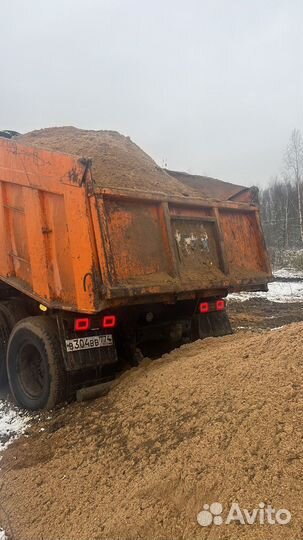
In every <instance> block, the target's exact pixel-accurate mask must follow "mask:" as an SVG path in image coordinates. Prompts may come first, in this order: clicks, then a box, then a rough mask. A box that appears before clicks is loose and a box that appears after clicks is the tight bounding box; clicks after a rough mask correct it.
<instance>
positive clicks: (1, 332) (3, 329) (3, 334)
mask: <svg viewBox="0 0 303 540" xmlns="http://www.w3.org/2000/svg"><path fill="white" fill-rule="evenodd" d="M9 335H10V329H9V326H8V324H7V321H6V319H5V318H4V316H3V315H2V313H1V311H0V388H2V387H4V386H6V385H7V372H6V353H7V344H8V339H9Z"/></svg>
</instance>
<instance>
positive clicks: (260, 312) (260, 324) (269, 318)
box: [228, 298, 303, 331]
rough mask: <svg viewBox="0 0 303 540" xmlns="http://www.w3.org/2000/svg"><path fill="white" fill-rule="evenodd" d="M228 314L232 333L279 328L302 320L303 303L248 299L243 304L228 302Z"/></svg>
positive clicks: (233, 301) (234, 301)
mask: <svg viewBox="0 0 303 540" xmlns="http://www.w3.org/2000/svg"><path fill="white" fill-rule="evenodd" d="M302 300H303V299H302ZM228 312H229V318H230V321H231V324H232V327H233V330H234V331H237V330H240V329H252V328H253V329H266V328H279V327H281V326H284V325H285V324H290V323H293V322H299V321H302V320H303V302H293V303H289V302H285V303H282V302H279V303H278V302H269V301H268V300H265V299H263V298H250V299H249V300H246V301H245V302H239V301H236V300H229V302H228Z"/></svg>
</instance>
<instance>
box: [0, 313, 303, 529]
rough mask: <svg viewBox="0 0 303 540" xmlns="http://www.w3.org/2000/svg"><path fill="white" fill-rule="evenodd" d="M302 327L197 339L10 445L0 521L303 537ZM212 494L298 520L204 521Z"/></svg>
mask: <svg viewBox="0 0 303 540" xmlns="http://www.w3.org/2000/svg"><path fill="white" fill-rule="evenodd" d="M302 333H303V323H296V324H293V325H290V326H289V327H284V328H283V329H280V330H277V331H266V332H262V333H252V332H243V333H239V334H237V335H233V336H226V337H223V338H217V339H215V338H210V339H208V340H205V341H203V342H201V341H198V342H196V343H193V344H190V345H186V346H183V347H182V348H181V349H179V350H175V351H174V352H172V353H171V354H169V355H166V356H165V357H163V358H162V359H161V360H157V361H154V362H147V361H145V363H144V364H143V365H142V366H140V367H139V368H137V369H133V370H132V371H130V372H128V373H126V374H125V375H124V376H123V377H122V378H121V379H120V381H119V382H118V384H117V386H116V387H115V388H114V389H113V390H112V391H111V392H110V394H108V396H106V397H103V398H100V399H99V400H96V401H94V402H91V403H84V404H72V405H70V406H69V407H66V408H65V409H64V410H61V411H58V412H56V413H53V415H52V418H51V419H49V420H47V419H46V420H45V421H44V422H42V423H39V424H38V425H36V426H35V427H34V428H32V432H30V433H29V436H28V438H25V437H23V438H22V439H20V440H19V441H18V442H16V443H13V445H12V446H11V447H9V448H8V450H6V451H5V453H4V457H3V460H2V462H1V467H2V470H1V490H0V497H1V510H0V525H1V526H2V527H4V528H6V529H7V530H8V531H9V529H10V526H11V537H12V538H14V540H38V539H47V540H58V539H59V538H60V539H64V540H75V539H76V538H77V539H78V540H92V539H111V540H113V539H123V540H126V539H127V540H130V539H131V540H134V539H139V538H140V539H144V540H155V539H167V540H172V539H174V540H177V539H186V540H191V539H195V538H200V539H204V538H205V539H206V538H208V539H210V538H211V539H215V540H217V539H233V540H236V539H242V538H245V539H252V540H258V539H263V540H270V539H274V540H286V539H289V540H296V539H302V537H303V511H302V492H303V462H302V458H303V422H302V418H303V386H302V374H303V344H302ZM41 427H43V428H44V431H41ZM212 502H220V503H222V504H223V505H224V508H226V507H227V506H229V505H230V504H231V503H232V502H238V503H239V505H240V506H241V508H247V509H249V510H252V509H253V508H258V504H259V503H260V502H264V503H266V504H271V505H272V506H273V507H274V508H276V509H280V508H286V509H288V510H289V511H290V512H291V513H292V519H291V522H290V524H289V525H285V526H282V525H275V526H273V525H260V524H258V525H254V526H252V525H245V526H244V525H240V526H238V525H235V524H232V525H226V524H224V525H221V526H220V527H219V526H215V525H213V526H212V527H205V528H203V527H201V526H200V525H199V524H198V523H197V519H196V516H197V513H198V512H199V511H201V510H202V508H203V505H204V504H207V503H208V504H210V503H212Z"/></svg>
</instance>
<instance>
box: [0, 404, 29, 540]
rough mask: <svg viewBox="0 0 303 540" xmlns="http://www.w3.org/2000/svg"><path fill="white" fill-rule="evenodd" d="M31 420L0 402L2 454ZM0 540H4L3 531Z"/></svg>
mask: <svg viewBox="0 0 303 540" xmlns="http://www.w3.org/2000/svg"><path fill="white" fill-rule="evenodd" d="M29 420H30V416H29V415H27V414H26V413H24V412H22V411H20V410H19V409H17V407H14V406H13V405H11V404H9V403H8V402H7V401H2V400H0V452H1V451H2V450H5V448H6V447H7V446H8V445H9V443H11V442H12V441H13V440H14V439H16V438H17V437H18V436H19V435H21V434H22V433H23V432H24V431H25V429H26V426H27V424H28V422H29ZM0 540H3V539H2V537H1V529H0Z"/></svg>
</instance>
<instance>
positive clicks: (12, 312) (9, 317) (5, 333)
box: [0, 298, 28, 388]
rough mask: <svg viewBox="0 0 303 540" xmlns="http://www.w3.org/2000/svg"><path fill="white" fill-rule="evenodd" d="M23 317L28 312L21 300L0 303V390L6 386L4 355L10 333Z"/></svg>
mask: <svg viewBox="0 0 303 540" xmlns="http://www.w3.org/2000/svg"><path fill="white" fill-rule="evenodd" d="M25 317H28V312H27V309H26V307H25V305H24V303H23V302H22V300H20V299H18V298H13V299H11V300H5V301H2V302H0V388H2V387H3V386H6V384H7V372H6V355H7V345H8V340H9V336H10V333H11V331H12V329H13V328H14V326H15V324H17V322H18V321H20V320H21V319H24V318H25Z"/></svg>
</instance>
